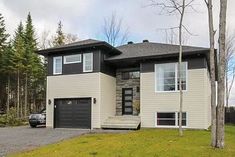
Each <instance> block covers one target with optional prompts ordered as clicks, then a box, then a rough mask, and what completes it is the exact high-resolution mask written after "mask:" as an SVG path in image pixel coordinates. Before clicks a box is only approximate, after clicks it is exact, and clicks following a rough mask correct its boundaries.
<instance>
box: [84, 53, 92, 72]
mask: <svg viewBox="0 0 235 157" xmlns="http://www.w3.org/2000/svg"><path fill="white" fill-rule="evenodd" d="M86 54H91V70H86V69H85V67H86V66H85V64H86V60H85V55H86ZM92 71H93V53H84V54H83V72H92Z"/></svg>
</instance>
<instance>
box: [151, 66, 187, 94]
mask: <svg viewBox="0 0 235 157" xmlns="http://www.w3.org/2000/svg"><path fill="white" fill-rule="evenodd" d="M155 77H156V80H155V90H156V91H157V92H163V91H176V90H179V77H178V63H166V64H156V65H155ZM181 85H182V89H183V90H186V86H187V62H183V63H182V64H181Z"/></svg>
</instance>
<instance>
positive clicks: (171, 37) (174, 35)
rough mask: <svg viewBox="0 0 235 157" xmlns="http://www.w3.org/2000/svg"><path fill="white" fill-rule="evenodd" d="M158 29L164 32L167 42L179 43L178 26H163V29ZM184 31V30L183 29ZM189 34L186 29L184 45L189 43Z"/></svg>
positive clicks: (183, 35)
mask: <svg viewBox="0 0 235 157" xmlns="http://www.w3.org/2000/svg"><path fill="white" fill-rule="evenodd" d="M157 31H161V33H163V34H164V35H163V40H164V41H165V43H167V44H179V40H178V36H179V34H178V27H174V28H173V27H172V28H163V29H157ZM182 31H183V30H182ZM188 35H189V34H188V33H187V32H185V31H183V33H182V45H186V44H187V43H188V39H189V36H188Z"/></svg>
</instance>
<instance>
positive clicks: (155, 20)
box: [0, 0, 235, 104]
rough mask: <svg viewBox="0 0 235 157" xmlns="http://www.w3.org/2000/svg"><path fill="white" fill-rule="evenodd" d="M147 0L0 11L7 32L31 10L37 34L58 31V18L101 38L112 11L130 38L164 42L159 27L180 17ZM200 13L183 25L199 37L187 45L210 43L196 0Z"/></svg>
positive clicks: (27, 0)
mask: <svg viewBox="0 0 235 157" xmlns="http://www.w3.org/2000/svg"><path fill="white" fill-rule="evenodd" d="M213 2H214V5H213V6H214V7H213V11H214V25H215V29H216V30H217V36H218V22H219V21H218V20H219V1H213ZM147 4H149V1H148V0H116V1H110V0H66V1H65V0H63V1H62V0H61V1H58V0H40V1H38V0H20V1H19V0H1V1H0V10H1V13H2V14H3V16H4V17H5V21H6V26H7V31H8V32H9V33H10V34H13V33H14V30H15V29H16V27H17V25H18V23H19V22H20V21H21V20H22V21H25V19H26V16H27V14H28V12H31V15H32V18H33V24H34V26H35V28H36V32H37V34H38V35H40V33H41V32H42V31H43V30H50V31H51V32H55V31H56V28H57V23H58V21H59V20H61V21H62V23H63V29H64V31H65V32H67V33H73V34H78V36H79V38H80V39H85V38H98V39H101V40H102V38H101V36H100V34H101V27H102V25H103V20H104V17H107V16H110V15H111V14H112V12H116V14H117V15H118V16H119V17H121V18H122V19H123V23H124V26H125V27H128V28H129V31H130V39H129V40H132V41H134V42H141V41H142V40H143V39H149V40H150V41H156V42H165V37H164V35H165V33H164V31H159V29H160V28H169V27H174V26H177V24H178V17H177V16H164V15H159V14H158V13H159V11H160V10H159V8H157V7H146V5H147ZM234 6H235V1H234V0H229V1H228V11H227V13H228V14H227V25H228V28H229V30H233V29H234V28H235V20H234V17H235V10H234ZM194 7H195V8H196V10H197V12H187V13H186V15H185V19H184V20H185V21H184V24H185V25H186V26H187V28H188V29H189V30H190V32H192V33H193V34H195V35H196V36H190V38H189V40H188V42H187V44H189V45H195V46H204V47H208V46H209V39H208V20H207V10H206V6H205V4H204V1H202V0H195V5H194ZM230 101H231V103H233V104H235V86H234V87H233V89H232V93H231V99H230Z"/></svg>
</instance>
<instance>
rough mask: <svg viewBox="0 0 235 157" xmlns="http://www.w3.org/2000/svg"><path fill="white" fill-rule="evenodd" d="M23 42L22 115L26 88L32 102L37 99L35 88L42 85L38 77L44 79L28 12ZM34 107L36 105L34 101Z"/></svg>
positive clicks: (25, 106) (25, 109) (25, 107)
mask: <svg viewBox="0 0 235 157" xmlns="http://www.w3.org/2000/svg"><path fill="white" fill-rule="evenodd" d="M24 43H25V53H24V58H26V60H25V62H24V63H23V64H24V68H25V71H24V75H25V77H24V78H25V87H24V91H25V94H24V95H25V100H24V102H25V104H24V116H27V108H28V88H29V90H30V97H31V98H32V99H33V102H35V101H36V99H37V90H38V89H41V86H44V84H43V85H42V84H41V83H39V82H38V80H39V79H40V80H45V69H44V66H43V64H42V62H41V58H40V57H39V55H38V54H36V53H35V52H36V50H37V41H36V37H35V31H34V27H33V22H32V18H31V15H30V13H29V14H28V17H27V21H26V28H25V32H24ZM42 76H43V77H42ZM44 91H45V90H44ZM34 107H36V104H35V103H34Z"/></svg>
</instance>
